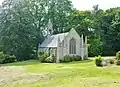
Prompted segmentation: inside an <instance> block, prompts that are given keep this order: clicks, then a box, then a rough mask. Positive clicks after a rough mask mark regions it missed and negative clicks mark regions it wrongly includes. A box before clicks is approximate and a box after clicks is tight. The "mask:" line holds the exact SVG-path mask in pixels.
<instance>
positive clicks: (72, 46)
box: [69, 38, 76, 54]
mask: <svg viewBox="0 0 120 87" xmlns="http://www.w3.org/2000/svg"><path fill="white" fill-rule="evenodd" d="M69 53H70V54H76V40H75V39H74V38H72V39H71V40H70V42H69Z"/></svg>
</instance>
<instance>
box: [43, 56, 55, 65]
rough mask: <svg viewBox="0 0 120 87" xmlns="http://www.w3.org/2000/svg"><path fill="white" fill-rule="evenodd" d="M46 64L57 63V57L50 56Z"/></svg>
mask: <svg viewBox="0 0 120 87" xmlns="http://www.w3.org/2000/svg"><path fill="white" fill-rule="evenodd" d="M45 62H46V63H54V62H55V56H49V57H47V58H46V59H45Z"/></svg>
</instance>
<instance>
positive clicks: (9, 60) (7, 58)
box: [3, 55, 16, 63]
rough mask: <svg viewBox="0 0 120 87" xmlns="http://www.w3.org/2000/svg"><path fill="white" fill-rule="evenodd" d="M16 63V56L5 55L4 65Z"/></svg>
mask: <svg viewBox="0 0 120 87" xmlns="http://www.w3.org/2000/svg"><path fill="white" fill-rule="evenodd" d="M15 61H16V56H14V55H12V56H11V55H5V59H4V60H3V63H12V62H15Z"/></svg>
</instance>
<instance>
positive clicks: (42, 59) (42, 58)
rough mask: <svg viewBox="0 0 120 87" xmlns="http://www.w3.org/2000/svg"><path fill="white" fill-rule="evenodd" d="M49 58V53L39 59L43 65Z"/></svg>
mask: <svg viewBox="0 0 120 87" xmlns="http://www.w3.org/2000/svg"><path fill="white" fill-rule="evenodd" d="M47 57H49V54H48V53H44V54H43V55H41V56H40V57H39V60H40V62H41V63H44V62H46V61H45V60H46V58H47Z"/></svg>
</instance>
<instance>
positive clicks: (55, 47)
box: [38, 20, 88, 63]
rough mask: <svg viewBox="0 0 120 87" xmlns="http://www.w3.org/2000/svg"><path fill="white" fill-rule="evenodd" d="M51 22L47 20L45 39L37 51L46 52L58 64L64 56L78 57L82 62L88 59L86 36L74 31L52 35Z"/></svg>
mask: <svg viewBox="0 0 120 87" xmlns="http://www.w3.org/2000/svg"><path fill="white" fill-rule="evenodd" d="M52 26H53V25H52V22H51V21H50V20H49V22H48V27H47V30H48V31H47V37H46V38H45V40H44V41H43V42H42V44H40V45H39V50H38V51H40V50H42V51H44V52H48V53H49V54H50V56H51V55H54V56H56V62H57V63H59V60H60V58H63V57H64V56H66V55H70V56H73V55H79V56H81V57H82V60H84V57H86V58H87V57H88V44H87V36H83V34H82V35H81V36H80V35H79V34H78V33H77V32H76V30H75V29H73V28H72V29H71V30H70V31H69V32H66V33H60V34H56V35H53V28H52Z"/></svg>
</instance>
